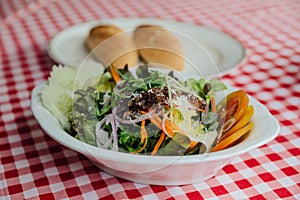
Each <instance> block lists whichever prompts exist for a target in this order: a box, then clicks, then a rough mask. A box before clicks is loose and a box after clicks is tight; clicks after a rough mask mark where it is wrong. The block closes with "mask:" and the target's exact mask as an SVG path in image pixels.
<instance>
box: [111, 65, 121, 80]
mask: <svg viewBox="0 0 300 200" xmlns="http://www.w3.org/2000/svg"><path fill="white" fill-rule="evenodd" d="M109 71H110V74H111V76H112V78H113V79H114V81H115V82H116V83H117V82H119V81H120V79H121V78H120V76H119V74H118V72H117V68H116V67H115V66H113V65H110V66H109Z"/></svg>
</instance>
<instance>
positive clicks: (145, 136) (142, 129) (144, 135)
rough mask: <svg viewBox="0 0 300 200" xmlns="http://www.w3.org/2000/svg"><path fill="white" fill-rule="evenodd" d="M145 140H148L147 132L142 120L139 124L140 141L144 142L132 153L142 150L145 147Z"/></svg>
mask: <svg viewBox="0 0 300 200" xmlns="http://www.w3.org/2000/svg"><path fill="white" fill-rule="evenodd" d="M147 142H148V134H147V130H146V128H145V120H143V121H142V124H141V143H144V145H143V146H142V147H141V148H140V149H138V150H136V151H135V152H133V153H140V152H142V151H143V150H144V149H145V148H146V146H147Z"/></svg>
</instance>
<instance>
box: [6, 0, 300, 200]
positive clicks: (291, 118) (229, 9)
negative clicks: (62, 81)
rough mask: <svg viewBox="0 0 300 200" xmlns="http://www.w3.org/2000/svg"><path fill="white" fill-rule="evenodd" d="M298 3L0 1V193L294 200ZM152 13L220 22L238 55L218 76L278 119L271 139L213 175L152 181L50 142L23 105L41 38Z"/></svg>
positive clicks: (298, 134)
mask: <svg viewBox="0 0 300 200" xmlns="http://www.w3.org/2000/svg"><path fill="white" fill-rule="evenodd" d="M299 13H300V1H297V0H285V1H276V0H266V1H261V0H253V1H246V0H241V1H234V0H227V1H225V0H224V1H223V0H219V1H196V0H194V1H193V0H191V1H161V0H154V1H146V0H141V1H130V0H126V1H117V0H115V1H91V0H82V1H81V0H75V1H71V0H65V1H63V0H62V1H61V0H59V1H53V0H51V1H50V0H26V1H21V0H20V1H19V0H14V1H5V0H1V1H0V17H1V21H0V33H1V38H0V44H1V50H0V51H1V66H0V69H1V71H0V199H31V198H32V199H64V198H66V199H68V198H70V199H72V198H74V199H98V198H105V199H187V198H189V199H202V198H203V199H216V198H218V199H282V198H285V199H300V175H299V172H300V156H299V154H300V150H299V146H300V118H299V116H300V109H299V107H300V26H299V24H300V15H299ZM117 17H137V18H138V17H152V18H157V19H171V20H177V21H180V22H189V23H195V24H198V25H206V26H209V27H214V28H217V29H220V30H222V31H224V32H226V33H228V34H230V35H232V36H234V37H236V38H237V39H238V40H240V41H241V42H242V44H243V45H244V46H245V47H246V49H247V54H246V60H245V62H244V63H242V64H241V65H240V66H239V67H238V68H237V69H235V70H232V71H230V72H229V73H228V74H226V75H224V76H222V77H221V78H222V80H223V81H225V82H226V83H228V84H230V85H232V86H235V87H238V88H241V89H243V90H245V91H246V92H247V93H248V94H249V95H251V96H253V97H254V98H256V99H257V100H258V101H260V102H261V103H262V104H264V105H265V106H266V107H267V108H268V109H269V110H270V112H271V113H272V114H273V115H274V116H275V118H277V120H278V121H279V123H280V126H281V129H280V133H279V135H278V137H276V138H275V139H274V140H273V141H271V142H269V143H267V144H265V145H263V146H261V147H259V148H256V149H253V150H252V151H249V152H247V153H245V154H243V155H241V156H238V157H236V158H235V159H234V160H232V162H231V163H230V164H228V165H227V166H225V167H224V168H222V169H221V170H220V171H219V172H218V173H217V175H216V176H214V177H213V178H211V179H209V180H207V181H205V182H202V183H197V184H191V185H184V186H174V187H166V186H153V185H144V184H138V183H133V182H130V181H126V180H122V179H119V178H116V177H114V176H111V175H109V174H107V173H105V172H103V171H101V170H99V169H98V168H96V167H95V166H93V165H92V164H91V163H90V162H89V161H88V160H87V159H86V158H85V157H84V156H82V155H80V154H78V153H76V152H74V151H72V150H70V149H68V148H66V147H64V146H61V145H60V144H58V143H57V142H55V141H54V140H52V139H51V138H50V137H49V136H48V135H47V134H46V133H45V132H44V131H43V130H42V129H41V128H40V127H39V125H38V123H37V121H36V120H35V118H34V117H33V114H32V112H31V110H30V98H31V96H30V94H31V90H32V89H33V88H34V86H35V85H37V84H38V83H40V82H42V81H45V80H47V77H48V76H49V72H50V70H51V66H52V65H53V61H52V60H51V59H50V58H49V56H48V55H47V51H46V49H47V43H48V42H49V39H50V38H51V37H52V36H53V35H54V34H55V33H57V32H59V31H61V30H63V29H65V28H67V27H69V26H71V25H74V24H78V23H82V22H88V21H92V20H101V19H106V18H117Z"/></svg>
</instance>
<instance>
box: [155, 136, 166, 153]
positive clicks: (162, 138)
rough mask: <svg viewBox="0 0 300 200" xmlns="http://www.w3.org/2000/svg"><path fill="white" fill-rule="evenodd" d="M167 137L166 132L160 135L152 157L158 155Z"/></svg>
mask: <svg viewBox="0 0 300 200" xmlns="http://www.w3.org/2000/svg"><path fill="white" fill-rule="evenodd" d="M165 135H166V134H165V132H162V133H161V135H160V137H159V139H158V141H157V143H156V144H155V146H154V148H153V150H152V153H151V156H154V155H155V154H156V153H157V151H158V149H159V147H160V145H161V144H162V142H163V141H164V138H165Z"/></svg>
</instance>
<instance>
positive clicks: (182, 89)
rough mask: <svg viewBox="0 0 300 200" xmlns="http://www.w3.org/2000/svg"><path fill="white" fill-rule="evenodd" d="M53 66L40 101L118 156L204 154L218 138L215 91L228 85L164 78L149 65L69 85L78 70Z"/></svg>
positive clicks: (76, 132) (72, 130)
mask: <svg viewBox="0 0 300 200" xmlns="http://www.w3.org/2000/svg"><path fill="white" fill-rule="evenodd" d="M57 68H61V67H56V68H55V67H54V68H53V72H52V73H51V77H50V79H49V82H48V85H47V86H46V87H45V88H44V89H43V91H42V93H41V97H42V101H43V103H44V105H45V107H46V108H47V109H49V110H50V111H51V112H52V113H53V115H54V117H56V118H57V119H58V121H59V122H60V123H61V124H62V126H63V128H64V129H65V130H66V131H67V132H68V133H69V134H71V135H72V136H74V137H76V138H77V139H79V140H82V141H84V142H86V143H89V144H91V145H96V146H99V147H102V148H106V149H111V150H114V151H120V152H129V153H136V154H145V155H191V154H199V153H203V152H208V151H209V150H210V149H211V148H212V146H213V145H214V144H215V142H216V140H217V138H218V135H219V134H218V131H217V130H218V127H219V122H218V114H217V112H215V111H214V107H215V104H214V101H215V96H214V93H215V92H217V91H220V90H224V89H226V87H225V85H224V84H223V83H222V82H220V81H219V80H217V79H211V80H209V81H206V80H205V79H203V78H201V79H199V80H196V79H194V78H189V79H187V80H185V81H180V80H178V79H177V78H176V77H174V75H173V72H172V71H171V72H170V73H169V74H165V73H163V72H161V71H158V70H151V69H149V68H148V66H147V65H142V66H139V67H137V68H135V69H130V70H129V69H128V68H127V66H126V67H125V68H124V69H116V68H114V67H113V66H109V67H108V68H106V69H105V70H104V71H103V72H101V74H100V75H99V76H98V80H97V82H96V83H95V82H94V83H93V84H90V85H88V86H86V87H72V86H73V85H76V83H77V82H78V81H77V79H78V77H77V78H75V77H76V70H73V69H70V68H66V69H65V70H61V69H60V73H59V75H56V74H58V73H56V72H57V71H58V69H57ZM67 74H68V75H67ZM65 76H67V77H68V78H65ZM61 77H64V79H63V78H61ZM56 79H57V80H56ZM75 79H76V80H75ZM85 79H86V80H88V79H87V76H86V78H85ZM62 80H63V81H62ZM83 82H84V81H82V80H80V83H81V84H82V83H83ZM73 90H74V92H73ZM55 92H56V94H55V95H53V94H54V93H55ZM57 92H58V94H57Z"/></svg>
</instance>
